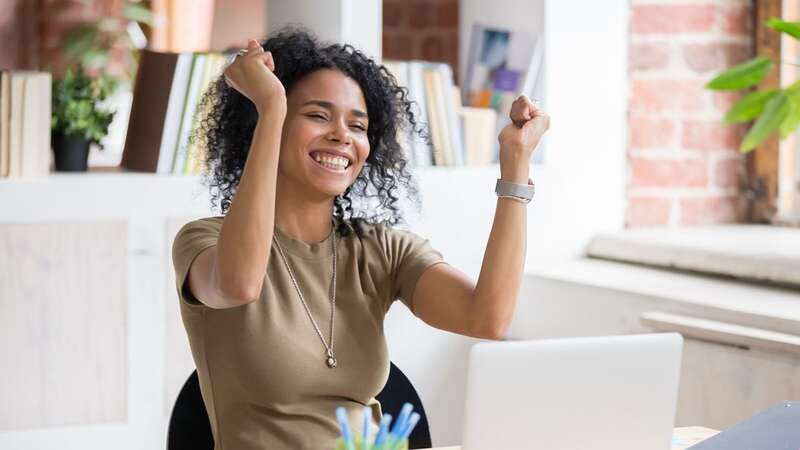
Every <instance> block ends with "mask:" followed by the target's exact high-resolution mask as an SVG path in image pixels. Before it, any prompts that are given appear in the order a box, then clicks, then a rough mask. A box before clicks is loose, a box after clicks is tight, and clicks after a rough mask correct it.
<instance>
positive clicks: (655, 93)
mask: <svg viewBox="0 0 800 450" xmlns="http://www.w3.org/2000/svg"><path fill="white" fill-rule="evenodd" d="M703 85H704V80H701V79H697V80H673V79H667V80H642V79H634V80H633V89H632V91H633V92H632V97H631V102H630V107H631V111H634V112H658V113H662V112H667V111H678V112H698V111H702V110H704V109H705V107H706V105H707V104H708V97H709V96H710V95H711V94H710V93H709V92H708V91H707V90H706V89H705V88H704V86H703Z"/></svg>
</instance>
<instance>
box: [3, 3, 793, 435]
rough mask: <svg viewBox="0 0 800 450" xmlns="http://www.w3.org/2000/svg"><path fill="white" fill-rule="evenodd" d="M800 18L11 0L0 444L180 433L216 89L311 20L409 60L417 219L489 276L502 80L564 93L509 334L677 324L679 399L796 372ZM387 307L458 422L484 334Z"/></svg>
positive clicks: (761, 394) (328, 34)
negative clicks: (210, 109)
mask: <svg viewBox="0 0 800 450" xmlns="http://www.w3.org/2000/svg"><path fill="white" fill-rule="evenodd" d="M798 21H800V6H798V4H797V2H796V1H793V0H696V1H688V0H687V1H677V0H603V1H592V0H524V1H523V0H494V1H491V2H487V1H484V0H383V1H369V0H297V1H289V0H227V1H223V0H216V1H214V0H192V1H190V0H152V1H132V0H130V1H126V0H94V1H88V0H87V1H69V0H0V69H2V71H3V72H2V91H0V104H1V105H2V107H1V108H0V163H1V164H0V206H2V208H0V249H2V251H1V252H0V361H2V362H1V363H0V448H3V449H34V448H35V449H55V448H59V449H81V450H88V449H100V448H107V447H109V446H112V445H113V446H114V447H116V448H120V449H144V448H163V447H164V446H165V441H166V428H167V425H168V421H169V415H170V412H171V408H172V405H173V403H174V401H175V398H176V396H177V393H178V391H179V390H180V388H181V386H182V385H183V383H184V381H185V380H186V378H187V376H188V375H189V373H191V371H192V370H193V369H194V365H193V362H192V359H191V354H190V352H189V347H188V341H187V339H186V335H185V332H184V329H183V325H182V323H181V319H180V314H179V310H178V303H177V301H178V299H177V296H176V293H175V289H174V274H173V272H172V263H171V260H170V257H171V256H170V248H171V244H172V239H173V238H174V236H175V233H176V232H177V230H178V229H179V228H180V226H181V225H182V224H184V223H186V222H188V221H190V220H192V219H195V218H198V217H205V216H210V215H216V214H218V212H217V211H214V210H212V209H211V204H210V196H209V193H208V189H207V188H206V187H205V186H204V185H203V184H202V176H201V173H202V170H203V163H202V154H203V153H202V152H203V149H202V148H199V147H198V146H197V145H194V144H193V142H192V141H191V140H189V135H190V134H191V131H192V129H193V124H194V122H193V120H194V119H195V118H196V114H198V113H201V111H197V110H196V105H197V100H198V98H199V96H200V95H201V94H202V92H203V90H204V88H205V87H206V86H207V85H208V83H209V82H210V81H211V80H212V79H213V78H214V77H215V76H216V75H218V74H219V72H220V70H222V68H223V67H224V64H225V61H226V55H227V54H228V53H230V52H231V51H232V50H233V51H235V50H236V49H238V48H241V47H243V46H245V43H246V39H247V38H249V37H263V36H266V34H268V33H269V32H270V31H273V30H276V29H279V28H280V27H282V26H284V25H286V24H293V23H294V24H302V25H304V26H306V27H308V28H309V29H310V30H312V31H313V32H315V33H316V34H317V35H318V36H319V37H320V38H322V39H323V40H328V41H334V42H346V43H352V44H353V45H354V46H355V47H357V48H359V49H362V50H363V51H365V52H366V53H368V54H369V55H371V56H373V57H374V58H376V59H378V60H381V61H383V62H384V63H385V64H386V66H387V67H388V68H389V69H390V71H391V72H392V73H393V74H394V75H395V76H396V77H397V79H398V81H399V82H401V83H402V84H404V85H406V86H408V88H409V93H410V95H412V97H413V98H414V99H415V100H416V101H417V103H418V106H419V112H420V113H421V114H423V118H425V117H426V118H427V120H426V123H429V124H430V131H431V137H432V142H431V143H430V144H428V143H425V142H420V141H418V140H416V139H412V138H410V137H409V138H408V141H407V145H406V147H407V151H408V154H409V158H410V159H411V160H412V161H413V164H414V166H415V167H414V173H415V176H416V177H417V181H418V183H419V184H420V187H421V193H422V196H423V210H422V212H421V213H417V212H413V211H409V225H410V227H411V229H412V230H414V231H415V232H417V233H418V234H420V235H423V236H426V237H429V238H430V239H431V241H432V243H433V245H434V246H435V247H436V248H438V249H439V250H441V251H442V253H443V254H444V256H445V258H446V259H447V260H448V261H449V262H450V263H451V264H453V265H454V266H457V267H459V268H460V269H462V270H463V271H465V272H466V273H467V274H469V275H470V276H472V277H473V279H477V275H478V272H479V269H480V264H481V261H482V257H483V250H484V247H485V244H486V239H487V237H488V234H489V231H490V228H491V221H492V217H493V213H494V207H495V204H496V198H495V195H494V193H493V186H494V181H495V179H496V178H497V177H498V176H499V167H498V165H497V163H496V150H497V149H496V144H495V142H496V136H497V133H496V131H497V129H498V128H499V127H501V126H502V124H503V120H504V117H505V115H506V114H507V106H508V103H507V99H508V98H509V96H513V95H515V94H516V93H525V94H527V95H529V96H532V97H535V98H537V99H539V100H540V102H541V104H542V106H543V108H544V109H545V110H546V111H547V112H548V113H549V114H550V115H551V117H552V127H551V130H550V131H549V133H548V135H547V137H546V139H545V140H544V141H543V143H542V144H541V146H540V148H539V149H538V150H537V151H536V158H535V161H534V164H533V165H532V178H533V180H534V181H535V183H536V186H537V192H536V198H535V199H534V201H533V202H532V203H531V205H530V206H529V207H528V247H527V260H526V276H525V279H524V281H523V286H522V290H521V293H520V297H519V303H518V307H517V310H516V313H515V318H514V323H513V325H512V327H511V330H510V332H509V335H508V336H507V339H510V340H515V339H541V338H548V337H564V336H588V335H611V334H627V333H643V332H652V331H678V332H681V333H682V334H683V335H684V337H685V339H686V344H685V349H684V356H683V358H684V359H683V369H682V375H681V387H680V395H679V405H678V413H677V417H676V426H688V425H702V426H707V427H711V428H716V429H721V428H726V427H728V426H731V425H733V424H734V423H736V422H738V421H740V420H743V419H744V418H746V417H748V416H750V415H752V414H754V413H756V412H758V411H760V410H763V409H765V408H767V407H768V406H770V405H772V404H774V403H775V402H777V401H779V400H782V399H798V398H800V230H798V228H797V225H798V223H800V155H798V153H800V150H798V149H799V148H800V147H798V145H800V144H799V143H798V139H797V133H796V129H797V125H798V122H800V94H798V91H800V83H798V79H800V78H798V66H800V50H799V49H798V45H797V42H798V41H797V39H798V38H800V24H798ZM278 63H279V62H278ZM742 64H744V65H742ZM731 68H733V70H730V69H731ZM711 80H715V81H714V82H713V83H709V82H710V81H711ZM153 124H157V125H158V126H153ZM386 333H387V336H388V339H389V345H390V350H391V358H392V360H393V361H394V362H395V363H396V364H397V365H398V366H399V367H400V368H401V369H402V370H403V371H404V372H405V373H406V374H407V375H408V376H409V378H410V379H411V380H412V382H413V383H414V385H415V386H416V388H417V390H418V391H419V392H420V395H421V397H422V400H423V402H424V404H425V408H426V410H427V412H428V419H429V421H430V425H431V433H432V437H433V442H434V444H435V445H437V446H443V445H455V444H458V443H459V441H460V436H461V420H462V407H463V403H464V399H463V393H464V388H465V383H466V367H467V355H468V351H469V348H470V347H471V345H473V344H474V343H475V342H476V340H474V339H468V338H464V337H461V336H456V335H453V334H449V333H445V332H441V331H438V330H435V329H432V328H430V327H427V326H426V325H424V324H423V323H422V322H420V321H419V320H417V319H416V318H415V317H413V316H412V315H411V314H410V313H409V312H408V311H407V310H406V309H404V308H403V307H402V306H395V307H393V308H392V310H391V311H390V313H389V316H388V317H387V322H386Z"/></svg>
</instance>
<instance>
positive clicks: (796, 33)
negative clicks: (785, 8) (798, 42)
mask: <svg viewBox="0 0 800 450" xmlns="http://www.w3.org/2000/svg"><path fill="white" fill-rule="evenodd" d="M767 26H768V27H770V28H772V29H773V30H776V31H780V32H782V33H786V34H788V35H789V36H792V37H793V38H795V39H800V22H787V21H785V20H781V19H779V18H777V17H773V18H771V19H769V20H767Z"/></svg>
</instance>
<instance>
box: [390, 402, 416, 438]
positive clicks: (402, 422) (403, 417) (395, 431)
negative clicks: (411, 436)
mask: <svg viewBox="0 0 800 450" xmlns="http://www.w3.org/2000/svg"><path fill="white" fill-rule="evenodd" d="M412 409H414V406H413V405H412V404H411V403H404V404H403V408H402V409H400V414H398V415H397V420H395V421H394V426H393V427H392V432H391V434H392V435H393V436H394V437H396V436H399V435H400V432H401V431H403V428H405V426H406V421H407V420H408V415H409V414H411V410H412Z"/></svg>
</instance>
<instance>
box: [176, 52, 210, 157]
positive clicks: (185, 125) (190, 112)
mask: <svg viewBox="0 0 800 450" xmlns="http://www.w3.org/2000/svg"><path fill="white" fill-rule="evenodd" d="M206 58H207V57H206V55H204V54H195V55H194V57H193V58H192V62H191V63H192V64H191V75H190V76H189V77H188V83H186V82H184V85H183V92H182V94H184V100H185V102H184V105H183V111H182V113H181V117H180V118H181V120H180V132H179V133H178V137H177V139H176V141H175V160H174V161H173V165H172V167H171V168H170V169H171V172H172V173H184V166H185V164H186V154H187V152H188V148H189V134H190V133H191V131H192V121H193V120H194V114H195V110H196V109H197V100H198V97H199V90H200V84H201V82H202V78H203V75H204V71H205V68H206Z"/></svg>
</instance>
